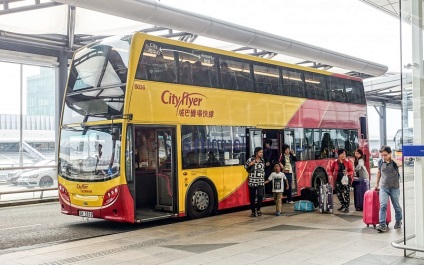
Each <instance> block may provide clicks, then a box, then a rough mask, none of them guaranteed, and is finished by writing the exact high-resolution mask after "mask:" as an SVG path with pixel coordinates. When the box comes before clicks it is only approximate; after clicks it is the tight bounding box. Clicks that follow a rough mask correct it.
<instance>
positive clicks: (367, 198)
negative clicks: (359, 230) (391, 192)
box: [362, 189, 392, 228]
mask: <svg viewBox="0 0 424 265" xmlns="http://www.w3.org/2000/svg"><path fill="white" fill-rule="evenodd" d="M379 211H380V198H379V197H378V192H377V191H375V190H374V189H371V190H367V191H366V192H365V195H364V208H363V215H362V218H363V221H364V223H365V224H366V225H367V227H368V226H369V225H373V226H374V228H375V227H376V225H377V224H379V223H380V222H379ZM391 221H392V214H391V211H390V199H389V201H388V202H387V217H386V224H387V225H389V223H390V222H391Z"/></svg>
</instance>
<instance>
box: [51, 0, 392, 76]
mask: <svg viewBox="0 0 424 265" xmlns="http://www.w3.org/2000/svg"><path fill="white" fill-rule="evenodd" d="M56 1H57V2H60V3H64V4H69V5H72V6H77V7H82V8H86V9H89V10H95V11H98V12H102V13H107V14H111V15H114V16H119V17H124V18H127V19H132V20H135V21H140V22H143V23H148V24H152V25H158V26H163V27H168V28H173V29H176V30H179V31H183V32H185V31H187V32H192V33H194V34H196V35H200V36H205V37H208V38H213V39H218V40H222V41H226V42H230V43H234V44H238V45H241V46H246V47H252V48H256V49H262V50H265V51H270V52H275V53H281V54H286V55H289V56H293V57H296V58H302V59H305V60H309V61H313V62H317V63H321V64H325V65H332V66H335V67H340V68H343V69H349V70H352V71H356V72H360V73H365V74H369V75H373V76H379V75H382V74H384V73H385V72H386V71H387V66H384V65H381V64H378V63H375V62H370V61H367V60H363V59H360V58H356V57H353V56H350V55H346V54H342V53H338V52H335V51H331V50H327V49H324V48H321V47H317V46H313V45H310V44H307V43H303V42H299V41H295V40H292V39H289V38H285V37H282V36H277V35H274V34H271V33H268V32H264V31H259V30H255V29H253V28H248V27H245V26H242V25H237V24H234V23H230V22H227V21H223V20H219V19H215V18H212V17H208V16H204V15H200V14H196V13H192V12H188V11H185V10H181V9H177V8H173V7H170V6H166V5H162V4H160V3H158V2H156V1H154V0H126V1H109V2H107V4H105V2H104V1H103V0H56Z"/></svg>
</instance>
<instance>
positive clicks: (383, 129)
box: [378, 102, 387, 146]
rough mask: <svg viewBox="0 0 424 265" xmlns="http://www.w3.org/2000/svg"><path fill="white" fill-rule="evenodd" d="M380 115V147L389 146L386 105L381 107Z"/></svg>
mask: <svg viewBox="0 0 424 265" xmlns="http://www.w3.org/2000/svg"><path fill="white" fill-rule="evenodd" d="M378 114H379V115H380V146H381V145H387V127H386V103H385V102H384V103H383V105H382V106H381V107H379V111H378Z"/></svg>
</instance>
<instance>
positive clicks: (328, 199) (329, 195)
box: [319, 184, 333, 213]
mask: <svg viewBox="0 0 424 265" xmlns="http://www.w3.org/2000/svg"><path fill="white" fill-rule="evenodd" d="M319 211H320V213H323V212H330V213H333V187H331V185H330V184H322V185H321V186H320V187H319Z"/></svg>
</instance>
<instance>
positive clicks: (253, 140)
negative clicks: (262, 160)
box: [246, 128, 263, 159]
mask: <svg viewBox="0 0 424 265" xmlns="http://www.w3.org/2000/svg"><path fill="white" fill-rule="evenodd" d="M246 134H247V137H246V138H247V148H248V150H247V153H246V154H247V158H249V157H251V156H253V155H254V154H255V148H256V147H262V145H263V137H262V129H259V128H248V129H247V132H246ZM247 158H246V159H247Z"/></svg>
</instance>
